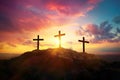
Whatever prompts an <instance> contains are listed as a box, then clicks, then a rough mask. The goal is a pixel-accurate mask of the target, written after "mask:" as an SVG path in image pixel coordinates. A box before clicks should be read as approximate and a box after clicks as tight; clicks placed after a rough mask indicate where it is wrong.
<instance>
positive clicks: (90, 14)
mask: <svg viewBox="0 0 120 80" xmlns="http://www.w3.org/2000/svg"><path fill="white" fill-rule="evenodd" d="M119 5H120V0H10V1H7V0H0V53H23V52H26V51H31V50H34V49H36V42H35V41H33V39H34V38H37V35H40V38H43V39H44V41H40V49H41V50H42V49H48V48H57V47H58V38H56V37H54V35H57V34H58V31H59V30H61V32H62V33H65V36H62V47H63V48H68V49H73V50H76V51H78V52H82V43H80V42H78V40H82V37H83V36H84V37H85V40H87V41H89V42H90V43H89V44H86V52H88V53H93V54H116V53H119V54H120V46H119V45H120V7H119Z"/></svg>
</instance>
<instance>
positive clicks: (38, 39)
mask: <svg viewBox="0 0 120 80" xmlns="http://www.w3.org/2000/svg"><path fill="white" fill-rule="evenodd" d="M43 40H44V39H40V38H39V35H38V36H37V39H33V41H37V50H39V41H43Z"/></svg>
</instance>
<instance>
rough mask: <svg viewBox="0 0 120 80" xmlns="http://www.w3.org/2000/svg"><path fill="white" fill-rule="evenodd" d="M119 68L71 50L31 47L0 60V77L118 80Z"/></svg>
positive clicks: (2, 79)
mask: <svg viewBox="0 0 120 80" xmlns="http://www.w3.org/2000/svg"><path fill="white" fill-rule="evenodd" d="M119 67H120V63H119V62H117V63H107V62H105V61H103V60H101V59H100V58H99V57H97V56H95V55H93V54H87V53H86V54H83V53H79V52H76V51H73V50H70V49H64V48H56V49H47V50H33V51H29V52H26V53H24V54H22V55H20V56H18V57H15V58H12V59H10V60H3V61H0V75H1V79H0V80H81V79H82V80H119V79H120V77H119V74H120V71H119V70H120V68H119ZM109 75H111V76H109Z"/></svg>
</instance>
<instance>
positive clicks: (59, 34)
mask: <svg viewBox="0 0 120 80" xmlns="http://www.w3.org/2000/svg"><path fill="white" fill-rule="evenodd" d="M64 35H65V33H63V34H61V31H59V33H58V35H55V36H54V37H58V38H59V48H61V36H64Z"/></svg>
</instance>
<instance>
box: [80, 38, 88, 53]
mask: <svg viewBox="0 0 120 80" xmlns="http://www.w3.org/2000/svg"><path fill="white" fill-rule="evenodd" d="M78 41H79V42H82V43H83V53H85V43H89V42H88V41H85V38H84V37H83V40H78Z"/></svg>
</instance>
